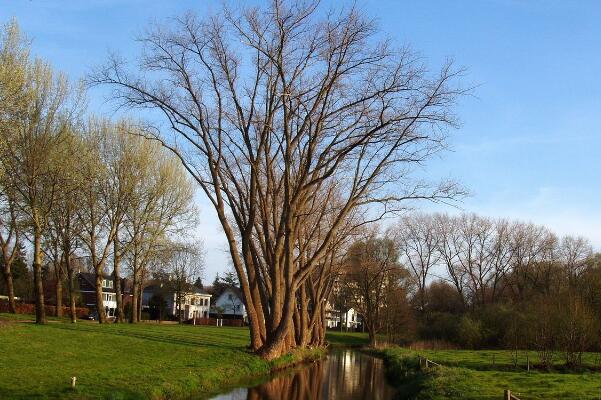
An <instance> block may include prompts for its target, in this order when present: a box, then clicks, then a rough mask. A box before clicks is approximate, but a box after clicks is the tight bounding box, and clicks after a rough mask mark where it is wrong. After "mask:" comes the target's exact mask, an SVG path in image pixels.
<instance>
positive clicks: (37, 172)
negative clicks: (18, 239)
mask: <svg viewBox="0 0 601 400" xmlns="http://www.w3.org/2000/svg"><path fill="white" fill-rule="evenodd" d="M11 72H12V73H14V74H15V76H19V75H21V74H22V75H24V80H23V81H24V83H25V86H24V88H23V89H22V90H23V93H25V95H24V101H26V105H27V106H26V107H25V108H24V109H23V110H22V111H21V112H20V113H19V114H18V116H17V118H16V119H15V120H14V121H13V122H14V125H13V129H11V130H10V134H9V135H6V136H3V137H2V139H1V140H2V145H1V148H2V152H3V156H2V159H3V160H2V162H3V169H4V173H5V175H4V176H5V177H6V180H5V185H7V186H8V187H10V190H11V191H14V193H15V194H16V198H17V202H16V204H18V205H19V212H21V213H22V214H23V216H24V219H25V233H26V234H27V236H28V238H29V239H30V240H31V242H32V243H33V271H34V286H35V298H36V322H37V323H45V322H46V316H45V311H44V290H43V282H42V238H43V234H44V232H45V230H46V229H47V227H48V218H49V216H50V213H51V210H52V207H53V206H54V202H55V198H56V187H57V184H58V182H59V181H60V180H61V179H62V173H61V168H62V165H61V160H62V158H63V157H64V155H65V153H66V152H68V151H69V149H68V147H67V146H65V145H64V143H63V141H64V138H65V136H66V134H67V132H69V130H70V129H71V124H72V122H73V120H74V119H76V117H77V116H78V114H77V112H78V111H79V109H80V107H79V106H80V104H81V96H80V94H81V93H80V92H79V91H78V90H76V88H73V87H72V86H71V85H70V84H69V83H68V82H67V80H66V78H65V77H64V76H63V75H60V74H56V73H55V72H54V71H53V70H52V68H51V67H50V66H49V65H48V64H46V63H44V62H43V61H41V60H39V59H36V60H33V61H31V60H27V59H25V60H21V64H20V66H19V67H18V68H17V69H16V70H12V71H11Z"/></svg>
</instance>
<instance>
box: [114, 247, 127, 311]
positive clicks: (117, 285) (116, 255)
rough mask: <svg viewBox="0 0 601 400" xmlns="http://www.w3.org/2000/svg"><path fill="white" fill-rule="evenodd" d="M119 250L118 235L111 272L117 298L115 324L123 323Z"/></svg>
mask: <svg viewBox="0 0 601 400" xmlns="http://www.w3.org/2000/svg"><path fill="white" fill-rule="evenodd" d="M120 251H121V250H120V249H119V239H118V235H115V240H114V241H113V270H114V275H115V296H117V309H116V310H115V312H116V318H115V322H125V317H124V315H123V297H122V296H123V295H122V293H121V254H120Z"/></svg>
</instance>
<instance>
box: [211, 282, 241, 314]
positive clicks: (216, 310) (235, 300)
mask: <svg viewBox="0 0 601 400" xmlns="http://www.w3.org/2000/svg"><path fill="white" fill-rule="evenodd" d="M211 314H213V315H217V316H219V317H220V318H236V319H243V320H244V321H246V320H247V314H246V307H245V306H244V301H242V292H241V291H240V289H239V288H237V287H229V288H227V289H225V290H224V291H223V293H221V294H220V295H219V296H217V298H216V299H214V300H213V306H212V307H211Z"/></svg>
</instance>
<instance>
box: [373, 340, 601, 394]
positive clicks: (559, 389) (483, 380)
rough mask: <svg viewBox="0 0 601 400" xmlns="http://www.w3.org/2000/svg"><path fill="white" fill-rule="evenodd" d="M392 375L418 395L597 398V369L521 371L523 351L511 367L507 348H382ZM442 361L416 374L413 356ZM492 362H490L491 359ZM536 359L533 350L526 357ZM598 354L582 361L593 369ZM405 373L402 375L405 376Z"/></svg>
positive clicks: (599, 386)
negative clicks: (517, 364) (419, 349)
mask: <svg viewBox="0 0 601 400" xmlns="http://www.w3.org/2000/svg"><path fill="white" fill-rule="evenodd" d="M383 353H384V356H385V358H386V359H387V361H388V366H389V372H390V374H391V377H392V378H393V379H395V380H397V381H398V382H399V384H400V386H401V387H403V388H404V392H405V393H407V395H408V396H415V397H411V398H417V399H445V398H462V399H500V398H502V396H503V390H505V389H510V390H511V391H512V392H513V393H514V394H516V395H517V396H518V397H519V398H520V399H522V400H528V399H601V373H600V372H594V371H593V370H592V369H591V370H590V371H589V370H586V369H584V370H583V372H579V373H576V372H567V371H562V370H561V369H559V367H560V360H559V358H558V361H557V362H558V364H557V365H558V369H557V370H555V371H551V372H542V371H535V370H532V371H530V372H527V371H526V370H525V369H524V365H525V362H526V354H527V353H522V354H521V355H520V358H519V362H520V363H522V367H518V368H517V369H516V368H514V367H513V361H512V355H511V352H509V351H464V350H449V351H419V353H418V352H416V351H411V350H407V349H401V348H392V349H387V350H385V351H384V352H383ZM418 354H419V355H422V356H425V357H428V358H429V359H431V360H433V361H435V362H438V363H440V364H442V365H443V367H440V368H431V369H430V371H429V372H427V373H424V374H421V373H415V372H414V371H415V370H416V369H417V367H418V365H417V364H418V361H417V355H418ZM493 355H494V359H495V364H494V365H493V364H492V359H493ZM528 356H529V357H530V359H531V360H534V361H536V355H535V353H530V354H529V355H528ZM596 359H597V357H596V355H594V354H587V355H586V358H585V359H584V360H585V362H587V363H589V366H590V367H591V368H592V367H593V366H594V363H595V361H596ZM405 375H407V378H406V379H405V378H404V377H405Z"/></svg>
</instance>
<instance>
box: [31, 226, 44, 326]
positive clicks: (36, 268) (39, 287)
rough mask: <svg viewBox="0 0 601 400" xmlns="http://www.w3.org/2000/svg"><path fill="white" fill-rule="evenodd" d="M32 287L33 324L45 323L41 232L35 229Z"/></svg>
mask: <svg viewBox="0 0 601 400" xmlns="http://www.w3.org/2000/svg"><path fill="white" fill-rule="evenodd" d="M33 287H34V296H35V322H36V324H45V323H46V310H45V308H44V283H43V279H42V232H41V230H40V229H39V228H37V227H36V228H35V230H34V234H33Z"/></svg>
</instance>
